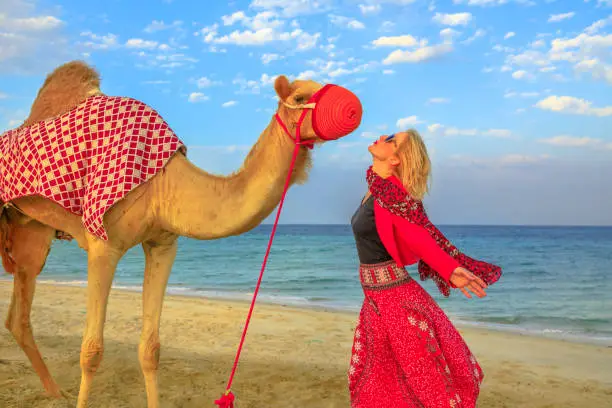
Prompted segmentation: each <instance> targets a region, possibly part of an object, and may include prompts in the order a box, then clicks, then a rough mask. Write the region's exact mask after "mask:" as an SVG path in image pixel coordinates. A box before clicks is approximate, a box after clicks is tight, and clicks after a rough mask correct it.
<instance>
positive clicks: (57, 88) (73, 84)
mask: <svg viewBox="0 0 612 408" xmlns="http://www.w3.org/2000/svg"><path fill="white" fill-rule="evenodd" d="M101 94H102V92H101V91H100V75H99V74H98V72H97V71H96V70H95V69H94V68H93V67H91V66H89V65H88V64H87V63H85V62H84V61H70V62H67V63H65V64H63V65H60V66H59V67H57V68H56V69H55V70H54V71H53V72H51V73H50V74H49V75H47V78H46V79H45V82H44V83H43V85H42V87H41V88H40V90H39V91H38V95H36V99H35V100H34V102H33V103H32V107H31V108H30V116H28V118H27V119H26V120H25V122H24V123H23V125H22V126H30V125H33V124H35V123H37V122H40V121H43V120H47V119H51V118H54V117H56V116H59V115H62V114H64V113H66V112H68V111H69V110H71V109H72V108H74V107H75V106H77V105H78V104H80V103H81V102H83V101H84V100H85V99H87V98H88V97H89V96H92V95H101Z"/></svg>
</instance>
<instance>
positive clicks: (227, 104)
mask: <svg viewBox="0 0 612 408" xmlns="http://www.w3.org/2000/svg"><path fill="white" fill-rule="evenodd" d="M237 103H238V102H236V101H227V102H223V104H221V106H222V107H223V108H229V107H230V106H235V105H236V104H237Z"/></svg>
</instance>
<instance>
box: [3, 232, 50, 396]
mask: <svg viewBox="0 0 612 408" xmlns="http://www.w3.org/2000/svg"><path fill="white" fill-rule="evenodd" d="M13 228H14V231H13V234H14V235H13V239H14V242H15V243H16V245H15V247H14V248H13V250H12V255H13V258H14V259H15V263H16V271H15V275H14V277H13V295H12V297H11V305H10V306H9V311H8V316H7V319H6V323H5V326H6V328H7V329H8V330H9V331H10V332H11V334H12V335H13V337H14V338H15V340H16V341H17V344H19V347H21V349H22V350H23V351H24V353H25V354H26V356H28V359H29V360H30V363H31V364H32V367H33V368H34V370H35V371H36V373H37V374H38V377H39V378H40V381H41V382H42V385H43V387H44V388H45V391H46V394H47V395H49V396H52V397H56V398H60V397H61V396H62V395H61V393H60V389H59V387H58V386H57V384H56V383H55V381H54V380H53V377H52V376H51V374H50V373H49V369H48V368H47V365H46V364H45V362H44V360H43V358H42V355H41V354H40V351H39V350H38V347H37V346H36V342H35V341H34V334H33V332H32V325H31V323H30V314H31V311H32V301H33V299H34V291H35V289H36V277H37V276H38V274H39V273H40V271H41V270H42V268H43V267H44V265H45V261H46V259H47V255H48V254H49V250H50V249H51V248H50V247H51V240H52V239H53V236H54V233H55V231H54V230H53V229H52V228H48V227H45V226H43V225H35V224H33V223H29V224H27V225H14V226H13ZM24 242H27V243H28V245H27V246H26V245H23V243H24Z"/></svg>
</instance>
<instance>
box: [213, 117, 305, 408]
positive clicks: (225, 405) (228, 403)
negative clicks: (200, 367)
mask: <svg viewBox="0 0 612 408" xmlns="http://www.w3.org/2000/svg"><path fill="white" fill-rule="evenodd" d="M304 116H305V115H304V114H302V115H301V117H300V120H299V121H298V124H297V130H296V135H295V149H294V150H293V156H292V157H291V164H290V165H289V172H288V173H287V179H286V180H285V188H284V189H283V195H282V197H281V200H280V203H279V205H278V210H277V211H276V219H275V220H274V226H273V227H272V232H271V233H270V239H269V241H268V248H267V249H266V255H265V256H264V260H263V263H262V265H261V271H260V272H259V279H258V280H257V285H256V286H255V292H254V293H253V300H252V301H251V307H250V309H249V314H248V315H247V319H246V323H245V325H244V329H243V330H242V337H241V339H240V345H239V346H238V352H237V353H236V359H235V360H234V366H233V367H232V373H231V374H230V377H229V381H228V383H227V388H226V390H225V393H224V394H223V395H222V396H221V398H219V399H218V400H216V401H215V404H216V405H218V406H219V408H234V399H235V397H234V394H232V392H231V391H230V389H231V387H232V381H233V380H234V374H236V369H237V368H238V360H239V359H240V352H241V351H242V345H243V344H244V339H245V337H246V332H247V329H248V327H249V322H250V321H251V315H252V314H253V309H254V307H255V299H257V293H258V292H259V287H260V285H261V280H262V278H263V273H264V270H265V268H266V263H267V262H268V255H269V254H270V249H271V248H272V241H274V234H275V233H276V227H277V225H278V219H279V217H280V213H281V210H282V209H283V203H284V201H285V195H286V194H287V190H288V189H289V183H290V181H291V175H292V174H293V168H294V166H295V161H296V159H297V155H298V152H299V150H300V145H301V140H300V127H301V122H302V120H303V118H304Z"/></svg>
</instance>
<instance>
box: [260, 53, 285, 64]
mask: <svg viewBox="0 0 612 408" xmlns="http://www.w3.org/2000/svg"><path fill="white" fill-rule="evenodd" d="M283 58H285V57H283V56H282V55H279V54H273V53H265V54H263V55H262V56H261V62H262V63H263V64H269V63H270V62H272V61H278V60H281V59H283Z"/></svg>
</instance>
